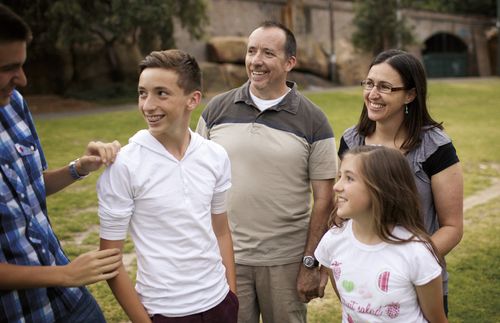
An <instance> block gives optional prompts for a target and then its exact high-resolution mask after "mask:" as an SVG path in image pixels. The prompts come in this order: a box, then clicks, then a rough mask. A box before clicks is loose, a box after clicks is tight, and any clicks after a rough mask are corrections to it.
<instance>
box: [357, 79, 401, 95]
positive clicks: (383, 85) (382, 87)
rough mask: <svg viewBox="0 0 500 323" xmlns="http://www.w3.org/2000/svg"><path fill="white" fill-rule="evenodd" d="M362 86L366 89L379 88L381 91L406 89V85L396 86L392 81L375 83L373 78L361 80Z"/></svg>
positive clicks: (390, 91) (389, 91)
mask: <svg viewBox="0 0 500 323" xmlns="http://www.w3.org/2000/svg"><path fill="white" fill-rule="evenodd" d="M361 86H362V87H363V89H364V90H365V91H371V90H373V88H374V87H376V88H377V91H379V92H380V93H392V92H396V91H401V90H406V88H405V87H404V86H399V87H395V86H393V85H392V84H391V83H387V82H380V83H378V84H375V83H374V82H373V81H372V80H363V81H361Z"/></svg>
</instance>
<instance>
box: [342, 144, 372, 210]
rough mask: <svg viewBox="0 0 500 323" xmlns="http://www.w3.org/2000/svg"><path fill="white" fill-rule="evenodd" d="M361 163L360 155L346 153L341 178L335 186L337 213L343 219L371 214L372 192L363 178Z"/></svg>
mask: <svg viewBox="0 0 500 323" xmlns="http://www.w3.org/2000/svg"><path fill="white" fill-rule="evenodd" d="M360 164H361V161H360V157H359V156H356V155H352V154H349V153H347V154H345V155H344V157H343V159H342V162H341V164H340V171H339V174H340V175H339V178H338V180H337V182H336V183H335V185H334V186H333V189H334V191H335V193H336V197H337V215H338V216H339V217H341V218H343V219H360V218H362V217H368V216H369V215H370V209H371V199H370V192H369V191H368V187H367V186H366V184H365V182H364V180H363V177H362V174H361V169H360V167H361V166H360Z"/></svg>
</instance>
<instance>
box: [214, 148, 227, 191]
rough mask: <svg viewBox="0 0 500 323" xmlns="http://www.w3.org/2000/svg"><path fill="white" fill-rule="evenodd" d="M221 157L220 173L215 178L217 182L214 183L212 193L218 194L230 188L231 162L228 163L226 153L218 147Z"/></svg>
mask: <svg viewBox="0 0 500 323" xmlns="http://www.w3.org/2000/svg"><path fill="white" fill-rule="evenodd" d="M220 149H221V151H222V152H223V153H222V154H221V155H222V162H221V171H220V173H219V176H218V177H217V182H216V183H215V189H214V193H220V192H224V191H227V190H228V189H229V188H230V187H231V162H230V161H229V156H228V155H227V152H226V151H225V150H224V148H222V146H220Z"/></svg>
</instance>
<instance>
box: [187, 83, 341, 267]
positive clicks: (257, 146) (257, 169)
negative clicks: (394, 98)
mask: <svg viewBox="0 0 500 323" xmlns="http://www.w3.org/2000/svg"><path fill="white" fill-rule="evenodd" d="M249 85H250V83H249V82H247V83H246V84H244V85H243V86H241V87H240V88H236V89H233V90H231V91H229V92H226V93H223V94H220V95H218V96H216V97H214V98H213V99H212V100H211V101H210V102H209V103H208V105H207V107H206V109H205V110H204V111H203V114H202V116H201V118H200V120H199V122H198V126H197V132H198V133H200V134H201V135H203V136H204V137H206V138H209V139H211V140H214V141H215V142H217V143H219V144H221V145H222V146H223V147H224V148H225V149H226V151H227V152H228V154H229V158H230V160H231V168H232V181H233V186H232V188H231V190H230V191H229V198H228V216H229V222H230V227H231V231H232V235H233V243H234V251H235V259H236V263H238V264H243V265H253V266H263V265H264V266H271V265H283V264H288V263H293V262H298V261H300V260H301V258H302V255H303V252H304V247H305V242H306V238H307V230H308V226H309V216H310V211H311V185H310V181H311V180H324V179H332V178H334V177H335V175H336V173H337V165H336V162H337V157H336V148H335V139H334V135H333V131H332V128H331V126H330V124H329V123H328V119H327V118H326V116H325V114H324V113H323V112H322V111H321V110H320V109H319V108H318V107H317V106H316V105H315V104H313V103H312V102H311V101H309V100H308V99H307V98H306V97H304V96H303V95H302V94H300V93H299V92H298V91H297V86H296V84H295V83H292V82H287V85H288V86H289V87H290V88H291V91H290V92H289V93H288V94H287V95H286V96H285V98H284V99H283V100H282V101H281V102H280V103H278V104H277V105H275V106H273V107H270V108H268V109H266V110H264V111H262V112H261V111H260V110H259V109H257V107H256V106H255V104H254V103H253V102H252V99H251V98H250V95H249Z"/></svg>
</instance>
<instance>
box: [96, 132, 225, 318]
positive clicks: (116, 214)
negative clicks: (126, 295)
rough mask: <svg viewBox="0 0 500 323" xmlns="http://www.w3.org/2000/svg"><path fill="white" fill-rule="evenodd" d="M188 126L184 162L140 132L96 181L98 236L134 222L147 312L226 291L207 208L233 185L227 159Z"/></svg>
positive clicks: (193, 306)
mask: <svg viewBox="0 0 500 323" xmlns="http://www.w3.org/2000/svg"><path fill="white" fill-rule="evenodd" d="M190 133H191V141H190V143H189V146H188V148H187V151H186V153H185V155H184V157H183V158H182V160H180V161H179V160H177V159H176V158H174V157H173V156H172V155H171V154H170V153H169V152H168V151H167V150H166V149H165V148H164V146H163V145H162V144H161V143H160V142H158V141H157V140H156V138H154V137H153V136H152V135H151V134H150V133H149V131H147V130H141V131H139V132H137V133H136V134H135V135H134V136H133V137H132V138H130V140H129V144H128V145H126V146H125V147H123V148H122V150H121V151H120V153H119V154H118V156H117V159H116V161H115V162H114V164H113V165H112V166H111V167H108V168H107V169H106V170H105V171H104V172H103V174H102V175H101V177H100V178H99V181H98V183H97V192H98V198H99V211H98V212H99V217H100V236H101V238H103V239H107V240H124V239H125V238H126V235H127V231H128V229H130V234H131V236H132V239H133V241H134V244H135V249H136V253H137V282H136V291H137V293H138V294H139V296H140V298H141V301H142V303H143V305H144V307H145V308H146V310H147V311H148V313H149V314H150V315H154V314H161V315H164V316H185V315H191V314H195V313H199V312H203V311H206V310H208V309H210V308H212V307H214V306H216V305H218V304H219V303H220V302H221V301H222V300H223V299H224V298H225V296H226V294H227V293H228V291H229V286H228V284H227V280H226V277H225V267H224V265H223V264H222V258H221V256H220V251H219V247H218V244H217V238H216V236H215V234H214V232H213V229H212V223H211V211H210V209H211V201H212V197H213V194H214V193H220V192H224V191H226V190H227V189H229V187H230V186H231V181H230V180H231V178H230V174H231V171H230V163H229V158H228V156H227V153H226V151H225V150H224V149H223V148H222V147H221V146H220V145H218V144H216V143H215V142H213V141H209V140H205V139H203V138H202V137H201V136H199V135H198V134H196V133H193V132H191V131H190Z"/></svg>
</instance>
